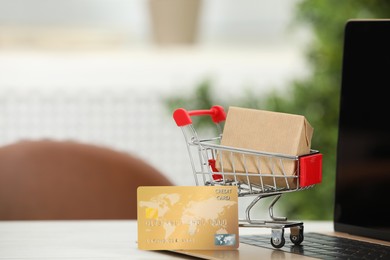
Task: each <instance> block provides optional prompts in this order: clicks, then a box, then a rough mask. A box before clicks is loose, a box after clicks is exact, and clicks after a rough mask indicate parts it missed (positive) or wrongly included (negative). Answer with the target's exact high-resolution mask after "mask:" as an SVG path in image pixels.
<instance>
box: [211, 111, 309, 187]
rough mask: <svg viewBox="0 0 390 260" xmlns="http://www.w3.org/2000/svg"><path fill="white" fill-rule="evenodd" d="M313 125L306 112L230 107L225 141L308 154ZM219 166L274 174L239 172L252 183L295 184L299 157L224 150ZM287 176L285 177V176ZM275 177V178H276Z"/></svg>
mask: <svg viewBox="0 0 390 260" xmlns="http://www.w3.org/2000/svg"><path fill="white" fill-rule="evenodd" d="M313 130H314V129H313V128H312V126H311V125H310V124H309V122H308V121H307V120H306V118H305V117H304V116H301V115H295V114H287V113H279V112H272V111H265V110H256V109H248V108H240V107H229V110H228V113H227V117H226V121H225V126H224V130H223V136H222V139H221V145H224V146H228V147H235V148H242V149H249V150H255V151H261V152H266V153H274V154H283V155H291V156H297V155H304V154H309V153H310V147H311V138H312V135H313ZM216 168H217V169H218V170H219V171H220V172H232V171H235V172H240V173H246V172H247V173H251V174H258V175H259V176H260V173H261V175H263V174H272V176H276V177H275V178H273V177H264V178H262V180H260V177H258V176H257V175H256V176H250V177H248V176H239V177H238V179H239V180H241V181H243V182H246V183H247V182H248V178H249V180H250V182H251V183H252V184H258V185H272V186H274V184H275V182H276V185H277V186H278V187H287V188H290V189H291V188H295V187H296V185H297V181H298V180H297V178H291V177H290V178H287V179H286V178H284V177H283V176H284V175H283V174H285V175H286V176H296V174H297V161H295V160H291V159H280V157H278V156H277V157H267V156H254V155H246V156H242V153H240V152H238V153H230V152H220V153H219V154H218V155H217V161H216ZM282 177H283V178H282ZM274 181H275V182H274Z"/></svg>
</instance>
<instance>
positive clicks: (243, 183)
mask: <svg viewBox="0 0 390 260" xmlns="http://www.w3.org/2000/svg"><path fill="white" fill-rule="evenodd" d="M204 115H206V116H207V115H208V116H210V117H211V119H212V121H213V122H214V123H215V125H216V127H217V131H218V136H217V137H212V138H208V139H200V138H199V137H198V133H197V131H196V130H195V128H194V126H193V124H192V119H191V117H192V116H204ZM173 118H174V120H175V121H176V124H177V126H179V127H180V128H181V129H182V131H183V134H184V138H185V141H186V144H187V149H188V153H189V155H190V161H191V166H192V170H193V175H194V178H195V183H196V185H197V186H199V185H205V186H209V185H222V186H227V185H229V186H237V189H238V196H239V197H244V196H253V197H254V199H253V201H252V202H251V203H250V204H249V205H248V206H247V208H246V210H245V219H240V220H239V226H240V227H265V228H271V229H272V232H271V239H270V241H271V244H272V246H273V247H275V248H281V247H283V246H284V244H285V238H284V229H285V228H290V240H291V242H292V243H294V244H295V245H299V244H301V243H302V241H303V239H304V235H303V222H294V221H287V218H286V217H276V216H274V214H273V206H274V205H275V203H276V202H277V201H278V200H279V198H280V197H281V196H282V194H283V193H287V192H293V191H299V190H304V189H309V188H311V187H313V186H314V185H315V184H317V183H319V182H321V176H322V154H321V153H319V152H318V151H315V150H311V151H310V153H309V154H307V155H303V156H290V155H284V154H275V153H267V152H263V151H255V150H248V149H240V148H236V147H229V146H223V145H221V144H220V141H221V139H222V124H223V123H224V121H225V119H226V114H225V111H224V109H223V107H221V106H212V107H211V108H210V109H209V110H192V111H187V110H185V109H183V108H179V109H176V110H175V111H174V113H173ZM237 158H239V160H240V162H241V164H242V165H244V166H245V165H246V164H248V163H249V161H252V162H255V163H256V165H257V166H256V169H257V170H256V172H254V171H253V170H252V169H251V171H249V170H248V169H247V168H246V167H244V171H242V170H240V171H238V170H236V169H235V167H234V163H237ZM226 161H230V165H232V167H230V168H229V169H228V170H227V169H225V167H224V165H226V164H225V162H226ZM291 163H293V164H294V165H295V168H294V169H295V172H294V174H292V175H291V174H290V175H288V174H286V173H285V172H284V171H282V173H280V172H278V173H276V171H274V170H273V169H276V168H278V169H284V167H285V165H287V164H291ZM265 165H266V166H267V167H265ZM268 197H274V198H273V200H272V201H271V203H270V205H269V208H268V209H269V210H268V211H269V217H270V219H269V220H259V219H256V220H255V219H251V215H250V212H251V209H252V208H253V207H254V206H255V205H256V204H257V203H258V202H259V201H260V200H261V199H263V198H268Z"/></svg>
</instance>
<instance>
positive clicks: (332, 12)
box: [165, 0, 390, 220]
mask: <svg viewBox="0 0 390 260" xmlns="http://www.w3.org/2000/svg"><path fill="white" fill-rule="evenodd" d="M389 15H390V1H384V0H344V1H339V0H317V1H312V0H303V1H301V2H299V3H298V4H297V6H296V9H295V16H294V20H293V21H291V25H292V26H296V25H298V26H302V25H303V26H308V27H309V28H310V29H311V31H312V38H311V41H310V43H309V45H308V46H307V47H306V48H305V51H306V52H305V53H304V55H305V57H306V59H307V62H308V63H309V66H310V68H311V73H310V75H309V76H308V77H306V78H298V79H295V80H293V81H292V82H290V83H289V84H288V86H286V88H285V89H284V90H283V91H276V90H273V91H270V92H268V93H267V94H266V95H264V93H262V94H257V93H256V89H255V88H253V87H252V88H246V89H244V88H243V91H244V93H245V94H244V95H243V96H241V97H237V98H231V99H229V100H228V101H226V100H223V99H218V97H219V96H221V95H214V93H213V87H212V82H211V81H209V80H205V81H204V82H201V83H200V84H199V85H198V86H196V89H195V92H194V93H193V95H191V96H189V97H182V96H172V97H168V98H166V100H165V102H166V105H167V107H168V109H169V110H170V111H173V110H174V109H176V108H178V107H184V108H186V109H189V110H191V109H207V108H210V107H211V106H212V105H216V104H218V105H222V106H224V107H225V108H226V109H227V108H228V107H229V106H240V107H248V108H255V109H264V110H271V111H278V112H286V113H292V114H300V115H304V116H305V117H306V118H307V119H308V121H309V122H310V124H311V125H312V126H313V127H314V129H315V130H314V136H313V139H312V148H313V149H316V150H319V151H320V152H321V153H322V154H323V180H322V183H321V184H319V185H316V186H315V187H314V188H312V189H309V190H305V191H300V192H293V193H289V194H286V195H285V196H282V199H281V200H280V202H279V203H278V204H277V205H276V206H277V207H278V206H279V207H282V208H283V211H284V212H285V213H286V216H288V217H289V218H290V219H312V220H329V219H331V218H332V216H333V194H334V179H335V168H336V167H335V162H336V143H337V134H338V109H339V92H340V86H341V66H342V51H343V40H344V39H343V33H344V25H345V23H346V21H347V20H349V19H356V18H359V19H360V18H369V19H372V18H388V16H389ZM286 90H287V91H286ZM203 119H205V120H203ZM203 119H198V118H197V121H196V120H194V124H195V125H196V127H204V126H206V125H208V122H209V120H207V118H203ZM206 121H207V122H206Z"/></svg>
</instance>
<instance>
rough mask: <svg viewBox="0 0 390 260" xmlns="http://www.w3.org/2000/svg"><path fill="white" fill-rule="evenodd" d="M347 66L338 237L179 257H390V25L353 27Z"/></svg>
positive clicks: (258, 242)
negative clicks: (352, 254)
mask: <svg viewBox="0 0 390 260" xmlns="http://www.w3.org/2000/svg"><path fill="white" fill-rule="evenodd" d="M342 66H343V67H342V82H341V96H340V97H341V99H340V111H339V113H340V114H339V133H338V143H337V163H336V164H337V165H336V183H335V194H334V198H335V201H334V219H333V227H334V232H331V233H327V234H323V233H320V232H318V233H316V232H310V233H306V232H304V240H303V242H302V243H301V244H300V245H298V246H296V245H294V244H292V243H290V241H288V240H289V239H286V243H285V245H284V246H283V247H281V248H273V247H272V246H271V244H270V235H267V236H263V235H240V245H239V249H238V250H232V251H223V252H215V251H206V250H205V251H178V252H179V253H182V254H186V255H189V256H194V257H198V258H204V259H259V258H260V259H272V258H278V259H281V258H285V259H313V258H317V259H339V258H342V259H363V258H365V257H367V259H376V258H377V257H378V258H379V259H390V215H389V214H388V213H389V209H390V205H389V204H390V203H389V201H388V200H387V199H389V190H390V126H389V123H388V122H387V121H388V119H389V118H390V95H389V94H388V93H387V91H388V89H389V87H390V19H389V20H349V21H347V22H346V25H345V31H344V51H343V64H342ZM330 98H331V97H330ZM329 192H332V191H329ZM344 239H349V240H344ZM324 241H325V242H324ZM368 242H369V243H370V244H366V243H368ZM313 246H314V247H313ZM346 246H350V247H351V248H349V249H348V248H346ZM350 252H352V253H354V254H355V255H354V256H347V254H350ZM364 254H368V256H367V255H364Z"/></svg>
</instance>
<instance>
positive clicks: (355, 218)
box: [334, 20, 390, 241]
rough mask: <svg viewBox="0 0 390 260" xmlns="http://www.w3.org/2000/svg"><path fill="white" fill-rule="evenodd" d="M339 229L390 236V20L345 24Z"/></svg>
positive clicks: (352, 232) (339, 175)
mask: <svg viewBox="0 0 390 260" xmlns="http://www.w3.org/2000/svg"><path fill="white" fill-rule="evenodd" d="M343 55H344V56H343V74H342V88H341V102H340V118H339V138H338V149H337V173H336V196H335V211H334V212H335V230H336V231H342V232H348V233H351V234H355V235H364V236H368V237H372V238H378V239H385V240H389V241H390V214H389V212H390V207H389V205H390V200H389V198H390V126H389V125H390V122H389V121H390V94H388V92H389V90H390V20H374V21H372V20H361V21H357V20H350V21H348V22H347V24H346V27H345V39H344V53H343Z"/></svg>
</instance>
